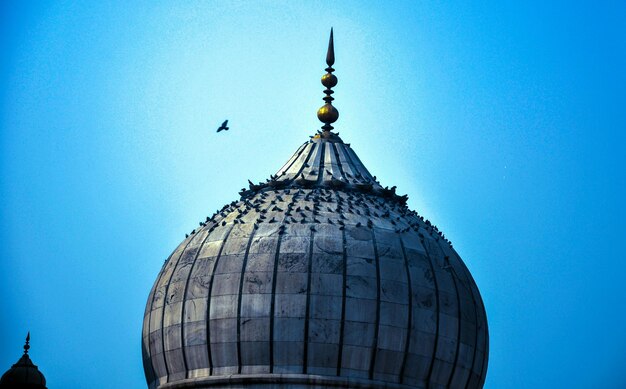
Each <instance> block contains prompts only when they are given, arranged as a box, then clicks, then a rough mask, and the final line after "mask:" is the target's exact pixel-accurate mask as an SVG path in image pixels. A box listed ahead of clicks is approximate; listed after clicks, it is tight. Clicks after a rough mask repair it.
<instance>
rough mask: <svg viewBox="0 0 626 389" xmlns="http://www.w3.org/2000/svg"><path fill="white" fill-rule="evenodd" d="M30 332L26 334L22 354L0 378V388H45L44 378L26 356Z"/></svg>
mask: <svg viewBox="0 0 626 389" xmlns="http://www.w3.org/2000/svg"><path fill="white" fill-rule="evenodd" d="M29 343H30V332H29V333H28V335H26V343H25V344H24V355H22V357H21V358H20V359H19V360H18V361H17V362H16V363H15V364H14V365H13V366H11V368H10V369H9V370H7V371H6V373H4V374H3V375H2V378H0V389H46V378H45V377H44V376H43V374H42V373H41V372H40V371H39V369H38V368H37V366H36V365H35V364H33V362H32V361H31V360H30V357H29V356H28V350H29V349H30V344H29Z"/></svg>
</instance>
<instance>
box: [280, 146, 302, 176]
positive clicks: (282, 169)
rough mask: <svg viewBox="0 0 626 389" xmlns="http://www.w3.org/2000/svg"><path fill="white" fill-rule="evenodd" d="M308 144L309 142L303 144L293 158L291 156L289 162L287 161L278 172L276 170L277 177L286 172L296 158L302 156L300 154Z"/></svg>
mask: <svg viewBox="0 0 626 389" xmlns="http://www.w3.org/2000/svg"><path fill="white" fill-rule="evenodd" d="M307 144H308V142H307V143H305V144H303V145H302V146H300V147H299V148H298V150H296V152H295V153H294V154H293V155H292V156H291V158H289V161H287V163H285V164H284V165H283V167H281V168H280V169H279V170H278V172H276V176H277V177H280V176H281V175H282V174H285V173H286V172H287V171H288V170H289V169H290V168H291V166H292V165H293V164H294V163H295V162H296V160H298V157H300V154H302V152H303V151H304V149H305V147H306V145H307Z"/></svg>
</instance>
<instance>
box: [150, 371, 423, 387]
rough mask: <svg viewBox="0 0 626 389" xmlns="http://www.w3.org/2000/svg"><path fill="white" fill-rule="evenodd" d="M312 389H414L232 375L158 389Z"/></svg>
mask: <svg viewBox="0 0 626 389" xmlns="http://www.w3.org/2000/svg"><path fill="white" fill-rule="evenodd" d="M183 388H185V389H187V388H190V389H191V388H193V389H204V388H211V389H218V388H228V389H233V388H242V389H243V388H246V389H252V388H254V389H278V388H280V389H287V388H289V389H312V388H357V389H381V388H385V389H413V388H415V386H408V385H401V384H392V383H387V382H382V381H374V380H366V379H358V378H346V377H331V376H321V375H309V374H245V375H244V374H241V375H239V374H233V375H229V376H218V377H204V378H191V379H186V380H181V381H177V382H172V383H168V384H163V385H160V386H159V387H158V389H183Z"/></svg>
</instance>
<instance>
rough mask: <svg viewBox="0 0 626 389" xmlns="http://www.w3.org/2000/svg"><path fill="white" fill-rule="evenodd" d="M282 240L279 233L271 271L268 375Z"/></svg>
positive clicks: (282, 222)
mask: <svg viewBox="0 0 626 389" xmlns="http://www.w3.org/2000/svg"><path fill="white" fill-rule="evenodd" d="M296 198H297V196H293V197H292V198H291V202H290V203H289V205H287V209H289V208H290V206H291V205H292V204H294V203H295V199H296ZM286 218H287V217H286V216H285V217H284V218H283V220H282V221H281V222H280V227H279V231H280V230H281V228H282V227H283V226H284V225H285V219H286ZM312 233H313V231H311V234H312ZM282 240H283V234H281V233H279V234H278V240H277V242H276V252H275V253H274V268H273V269H272V273H273V274H272V294H271V296H272V302H271V304H270V339H269V346H270V351H269V352H270V373H273V372H274V319H275V317H274V316H275V312H276V282H277V279H276V278H277V277H278V260H279V258H280V245H281V242H282Z"/></svg>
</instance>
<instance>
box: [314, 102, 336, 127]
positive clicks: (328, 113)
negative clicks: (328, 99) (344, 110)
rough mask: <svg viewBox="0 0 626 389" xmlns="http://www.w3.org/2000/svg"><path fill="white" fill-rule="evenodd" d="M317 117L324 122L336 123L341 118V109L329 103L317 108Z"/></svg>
mask: <svg viewBox="0 0 626 389" xmlns="http://www.w3.org/2000/svg"><path fill="white" fill-rule="evenodd" d="M317 118H318V119H319V120H320V122H322V123H334V122H336V121H337V119H339V111H337V108H335V107H333V106H332V105H331V104H328V103H327V104H324V105H323V106H322V107H321V108H320V109H318V110H317Z"/></svg>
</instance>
